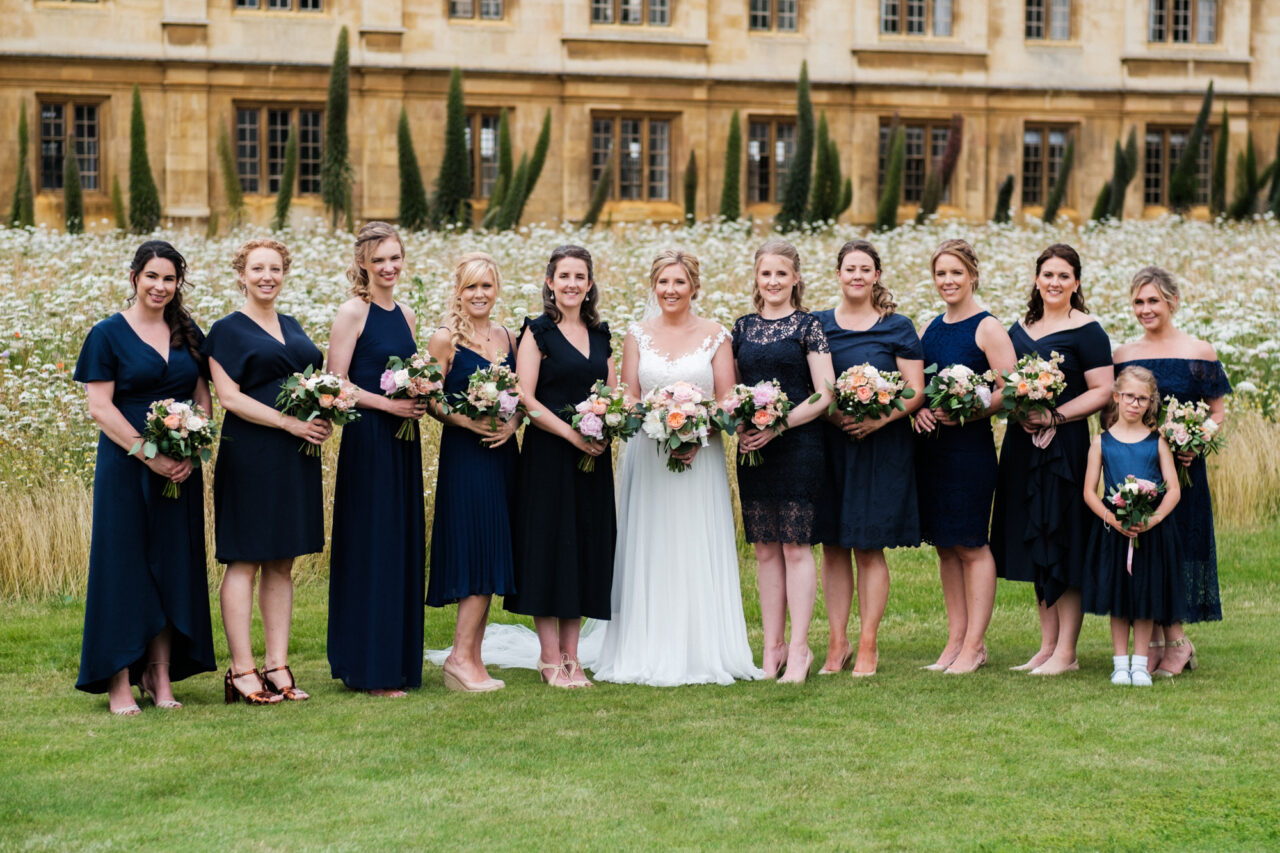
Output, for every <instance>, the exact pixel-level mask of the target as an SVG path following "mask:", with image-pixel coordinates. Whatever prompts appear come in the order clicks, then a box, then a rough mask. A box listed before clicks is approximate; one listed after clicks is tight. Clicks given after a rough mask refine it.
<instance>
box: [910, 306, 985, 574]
mask: <svg viewBox="0 0 1280 853" xmlns="http://www.w3.org/2000/svg"><path fill="white" fill-rule="evenodd" d="M990 316H991V314H989V313H988V312H986V311H980V312H978V313H977V314H974V315H973V316H972V317H969V318H968V319H965V320H960V321H959V322H956V323H946V322H943V319H942V317H943V315H941V314H939V315H938V317H937V318H935V319H934V321H933V322H932V323H930V324H929V328H927V329H925V332H924V337H923V338H921V339H920V344H921V347H922V348H923V350H924V361H925V363H926V364H936V365H938V368H939V369H941V368H944V367H950V366H951V365H954V364H963V365H964V366H965V367H968V368H970V369H971V370H973V371H974V372H975V373H984V372H986V371H987V370H989V369H990V368H991V365H990V364H989V363H988V362H987V354H986V353H985V352H983V351H982V348H981V347H979V346H978V341H977V334H978V326H980V325H981V324H982V321H983V320H984V319H986V318H987V317H990ZM925 405H928V403H927V402H926V403H925ZM916 482H917V484H918V489H919V492H920V526H921V532H922V534H923V538H924V539H925V541H927V542H929V543H930V544H932V545H934V546H936V547H938V548H955V547H962V548H981V547H982V546H983V545H986V544H987V530H988V528H989V526H990V523H991V498H992V495H993V494H995V490H996V445H995V441H994V440H993V439H992V436H991V418H972V419H969V420H966V421H965V422H964V424H963V425H957V426H943V425H939V426H938V428H937V429H936V430H934V431H933V432H931V433H922V434H920V435H918V436H917V437H916Z"/></svg>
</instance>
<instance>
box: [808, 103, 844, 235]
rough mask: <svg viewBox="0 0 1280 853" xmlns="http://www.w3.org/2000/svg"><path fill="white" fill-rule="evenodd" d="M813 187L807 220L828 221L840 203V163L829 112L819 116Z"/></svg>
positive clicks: (815, 144)
mask: <svg viewBox="0 0 1280 853" xmlns="http://www.w3.org/2000/svg"><path fill="white" fill-rule="evenodd" d="M813 153H814V162H813V189H812V192H811V193H810V197H809V211H808V214H807V215H806V219H807V221H809V222H811V223H814V222H826V221H828V220H830V219H834V218H835V210H836V205H837V204H839V203H840V163H839V156H840V155H839V153H838V152H837V151H835V146H834V144H833V143H832V140H831V136H830V131H829V129H828V128H827V113H826V111H825V110H824V111H823V113H822V115H820V116H819V117H818V135H817V139H815V140H814V149H813Z"/></svg>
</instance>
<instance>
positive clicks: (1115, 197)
mask: <svg viewBox="0 0 1280 853" xmlns="http://www.w3.org/2000/svg"><path fill="white" fill-rule="evenodd" d="M1131 177H1132V175H1130V174H1129V161H1128V157H1127V156H1126V155H1125V151H1124V149H1123V148H1121V147H1120V143H1119V142H1116V147H1115V151H1113V152H1112V164H1111V198H1110V200H1109V201H1108V203H1107V216H1109V217H1111V218H1112V219H1114V220H1116V221H1117V222H1119V221H1120V220H1121V219H1124V193H1125V190H1126V189H1127V188H1128V186H1129V179H1130V178H1131Z"/></svg>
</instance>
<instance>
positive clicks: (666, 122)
mask: <svg viewBox="0 0 1280 853" xmlns="http://www.w3.org/2000/svg"><path fill="white" fill-rule="evenodd" d="M678 120H679V115H678V114H672V113H643V112H634V111H616V112H615V111H609V112H592V114H591V119H590V128H591V136H590V143H589V147H588V151H589V156H588V161H587V162H588V166H589V172H588V174H589V176H590V179H591V180H590V186H591V188H592V190H594V189H595V186H596V182H597V181H598V180H599V178H600V175H601V174H602V173H603V171H604V168H605V164H606V163H607V162H609V161H612V162H613V176H612V181H611V184H612V185H611V186H610V187H609V195H608V198H609V200H610V201H621V202H669V201H672V200H673V199H674V194H673V191H672V187H673V186H674V184H675V139H676V125H677V122H678ZM624 122H639V125H640V130H639V133H638V135H637V139H635V140H634V142H636V143H638V144H639V146H640V149H639V152H638V153H637V154H635V155H632V156H634V157H635V158H636V159H637V160H638V161H639V164H638V165H639V174H638V175H637V176H636V178H635V179H634V181H632V180H629V179H628V171H627V170H625V169H624V168H623V161H622V157H623V152H622V150H621V148H622V146H621V142H620V138H621V134H622V133H623V132H624V127H623V123H624ZM605 123H608V124H609V125H610V132H609V146H608V147H607V148H605V147H602V146H601V145H600V138H601V136H602V134H601V128H602V126H603V125H604V124H605ZM658 127H661V128H665V129H664V130H663V131H662V133H663V134H665V137H666V138H665V150H664V151H663V152H661V153H662V154H663V155H665V158H666V162H665V164H663V165H662V166H661V168H658V167H657V166H656V165H655V162H654V157H655V155H656V154H657V153H658V152H655V151H654V142H655V136H654V131H655V129H656V128H658ZM655 172H658V173H659V174H660V175H661V177H655ZM632 185H634V186H636V187H637V188H638V194H637V195H624V193H625V192H626V187H630V186H632Z"/></svg>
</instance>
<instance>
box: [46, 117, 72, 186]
mask: <svg viewBox="0 0 1280 853" xmlns="http://www.w3.org/2000/svg"><path fill="white" fill-rule="evenodd" d="M66 144H67V123H66V113H65V111H64V109H63V105H62V104H41V105H40V189H42V190H60V189H62V165H63V164H62V158H63V157H64V156H65V154H66Z"/></svg>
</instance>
